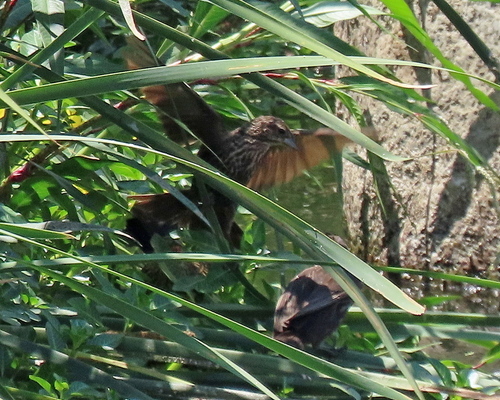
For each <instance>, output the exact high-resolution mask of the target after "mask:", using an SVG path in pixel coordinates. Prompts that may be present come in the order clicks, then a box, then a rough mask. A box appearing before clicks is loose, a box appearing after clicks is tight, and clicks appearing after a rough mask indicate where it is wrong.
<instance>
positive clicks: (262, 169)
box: [247, 128, 352, 190]
mask: <svg viewBox="0 0 500 400" xmlns="http://www.w3.org/2000/svg"><path fill="white" fill-rule="evenodd" d="M292 132H293V134H294V137H295V141H296V144H297V149H293V148H291V147H280V148H276V149H273V150H270V151H269V152H268V153H267V154H266V155H265V156H264V157H263V159H262V160H261V162H260V163H259V167H258V168H257V170H256V171H255V172H254V174H253V175H252V178H251V179H250V182H249V183H248V185H247V186H248V187H249V188H251V189H253V190H262V189H266V188H270V187H273V186H275V185H279V184H282V183H286V182H289V181H291V180H292V179H293V178H295V177H296V176H298V175H300V174H301V173H302V172H303V171H305V170H307V169H310V168H312V167H314V166H316V165H318V164H320V163H321V162H323V161H325V160H328V159H329V158H330V157H331V154H332V153H334V152H340V151H342V149H343V148H344V147H345V146H346V145H347V144H350V143H352V141H351V140H349V139H347V138H346V137H345V136H343V135H341V134H340V133H338V132H336V131H334V130H332V129H329V128H319V129H316V130H315V131H303V130H294V131H292Z"/></svg>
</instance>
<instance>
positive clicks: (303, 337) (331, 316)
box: [273, 265, 361, 349]
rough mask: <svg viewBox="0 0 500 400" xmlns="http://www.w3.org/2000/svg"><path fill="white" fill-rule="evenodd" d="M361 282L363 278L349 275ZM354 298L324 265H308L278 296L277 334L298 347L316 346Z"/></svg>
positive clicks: (275, 336) (331, 331) (337, 321)
mask: <svg viewBox="0 0 500 400" xmlns="http://www.w3.org/2000/svg"><path fill="white" fill-rule="evenodd" d="M350 277H351V278H352V279H353V280H354V281H355V282H356V283H357V284H358V285H361V283H360V281H359V280H358V279H356V278H355V277H353V276H352V275H350ZM352 304H353V301H352V300H351V298H350V297H349V296H348V295H347V293H346V292H345V291H344V290H343V289H342V288H341V287H340V285H339V284H338V283H337V282H336V281H335V280H334V279H333V278H332V276H331V275H330V274H329V273H328V272H326V271H325V270H324V269H323V268H322V267H321V266H319V265H315V266H314V267H311V268H307V269H305V270H304V271H302V272H301V273H300V274H298V275H297V276H295V277H294V278H293V279H292V280H291V281H290V283H289V284H288V286H287V287H286V289H285V292H284V293H283V294H282V295H281V297H280V298H279V299H278V302H277V305H276V310H275V313H274V335H273V337H274V338H275V339H277V340H279V341H281V342H284V343H287V344H289V345H291V346H294V347H297V348H299V349H304V348H305V347H306V345H308V344H311V345H312V346H313V347H317V346H318V345H319V344H320V343H321V342H322V341H323V340H324V339H325V338H326V337H327V336H329V335H331V334H332V333H333V332H334V331H335V330H337V329H338V327H339V326H340V324H341V322H342V320H343V319H344V317H345V315H346V314H347V311H348V310H349V307H351V305H352Z"/></svg>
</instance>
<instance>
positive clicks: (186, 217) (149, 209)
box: [125, 193, 196, 253]
mask: <svg viewBox="0 0 500 400" xmlns="http://www.w3.org/2000/svg"><path fill="white" fill-rule="evenodd" d="M185 194H187V193H185ZM130 198H132V199H134V200H138V202H137V203H136V204H135V205H134V206H133V207H132V210H131V211H132V215H133V218H131V219H129V220H127V226H126V229H125V232H126V233H128V234H129V235H130V236H132V237H133V238H134V239H135V240H137V241H138V242H139V243H140V245H141V247H142V249H143V250H144V252H146V253H151V252H153V247H152V245H151V239H152V237H153V236H154V235H155V234H158V235H160V236H166V235H168V234H169V233H170V232H172V231H173V230H174V229H176V228H177V227H179V226H188V225H190V224H191V222H192V220H193V219H196V216H195V214H194V213H193V212H192V211H191V210H189V209H188V208H187V207H186V206H185V205H184V204H182V202H180V201H179V200H178V199H177V198H175V197H174V196H173V195H172V194H170V193H162V194H153V195H139V196H130Z"/></svg>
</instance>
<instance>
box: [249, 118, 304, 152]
mask: <svg viewBox="0 0 500 400" xmlns="http://www.w3.org/2000/svg"><path fill="white" fill-rule="evenodd" d="M245 133H246V134H247V135H250V136H252V137H253V138H255V139H257V140H260V141H263V142H267V143H269V144H270V145H271V146H273V147H274V146H279V147H281V146H288V147H291V148H293V149H296V150H297V149H298V147H297V143H296V141H295V138H294V135H293V133H292V132H291V131H290V128H288V126H287V125H286V123H285V121H283V120H282V119H280V118H276V117H273V116H262V117H257V118H255V119H254V120H252V121H251V122H250V124H249V125H248V127H247V129H246V130H245Z"/></svg>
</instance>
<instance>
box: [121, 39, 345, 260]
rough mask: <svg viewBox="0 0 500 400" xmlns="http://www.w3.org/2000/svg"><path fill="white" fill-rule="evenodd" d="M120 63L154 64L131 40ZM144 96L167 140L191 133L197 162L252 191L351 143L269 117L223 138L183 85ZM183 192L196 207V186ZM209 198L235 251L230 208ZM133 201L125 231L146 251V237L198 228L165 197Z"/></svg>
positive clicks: (215, 118)
mask: <svg viewBox="0 0 500 400" xmlns="http://www.w3.org/2000/svg"><path fill="white" fill-rule="evenodd" d="M125 59H126V61H127V63H128V67H129V69H139V68H146V67H151V66H156V65H157V63H156V61H155V59H154V58H153V57H152V56H151V54H150V52H149V50H148V49H147V48H146V46H144V45H143V44H142V43H141V42H139V41H138V40H137V39H135V38H131V39H130V40H129V46H128V49H127V50H126V52H125ZM142 92H143V94H144V95H145V97H146V99H147V100H148V101H149V102H150V103H152V104H154V105H155V106H156V107H157V109H158V110H159V112H160V116H161V119H162V122H163V125H164V128H165V131H166V133H167V135H168V136H169V137H170V138H171V139H173V140H175V141H177V142H179V143H184V144H186V143H187V142H189V141H190V139H189V138H192V135H191V134H194V135H195V136H196V137H197V138H199V139H200V140H201V142H202V143H203V146H202V147H201V149H200V151H199V152H198V155H199V157H200V158H202V159H203V160H205V161H207V162H208V163H210V164H212V165H213V166H215V167H216V168H218V169H219V170H220V171H221V172H223V173H225V174H226V175H227V176H228V177H230V178H231V179H233V180H235V181H237V182H239V183H241V184H243V185H246V186H247V187H249V188H251V189H254V190H262V189H265V188H270V187H272V186H275V185H278V184H281V183H285V182H288V181H290V180H292V179H293V178H294V177H296V176H297V175H299V174H300V173H302V171H304V170H306V169H309V168H312V167H314V166H315V165H318V164H319V163H321V162H322V161H324V160H327V159H329V158H330V156H331V153H332V152H335V151H337V152H338V151H341V150H342V148H343V147H344V146H345V145H346V144H348V143H351V142H350V141H349V140H348V139H346V138H345V137H344V136H342V135H340V134H338V133H337V132H335V131H333V130H331V129H328V128H321V129H317V130H315V131H302V130H300V131H299V130H293V131H291V130H290V129H289V128H288V127H287V125H286V124H285V122H284V121H283V120H281V119H279V118H277V117H273V116H262V117H257V118H255V119H254V120H252V121H250V122H249V123H248V124H245V125H244V126H242V127H240V128H238V129H235V130H233V131H230V132H229V131H227V130H226V129H225V128H224V124H223V120H222V117H221V116H220V115H219V114H217V113H216V112H215V110H213V109H212V108H211V107H210V106H209V105H208V104H207V103H206V102H205V101H204V100H203V99H202V98H201V97H200V96H199V95H198V94H197V93H196V92H195V91H194V90H192V89H191V88H190V87H189V86H188V85H186V84H185V83H175V84H168V85H158V86H150V87H146V88H143V89H142ZM178 121H180V122H181V123H182V124H183V125H184V126H185V127H186V128H187V129H188V131H189V133H188V132H186V131H185V130H184V129H183V127H181V125H180V124H179V123H178ZM183 194H184V195H185V196H186V197H187V198H188V199H190V200H191V201H192V202H194V203H195V204H201V197H200V195H199V194H198V191H197V190H196V189H195V188H194V185H193V188H192V189H190V190H188V191H185V192H183ZM210 195H211V199H210V203H211V204H210V205H211V206H213V207H214V211H215V213H216V215H217V218H218V220H219V223H220V225H221V228H222V231H223V233H224V235H225V237H226V238H227V239H228V240H229V241H230V242H231V243H232V244H233V245H234V246H236V247H238V246H239V241H240V239H241V230H240V228H239V227H238V226H237V225H236V224H235V223H234V222H233V219H234V215H235V210H236V205H235V204H234V203H233V202H232V201H231V200H229V199H228V198H227V197H225V196H223V195H222V194H220V193H218V192H216V191H214V190H212V191H211V192H210ZM133 198H135V199H137V200H138V202H137V203H136V204H135V205H134V206H133V208H132V214H133V216H134V218H132V219H131V220H129V222H128V225H127V231H128V232H129V233H130V234H131V235H132V236H133V237H135V238H136V239H137V240H138V241H139V242H140V243H141V245H142V247H143V249H144V250H145V251H152V250H153V249H152V247H151V244H150V239H151V237H152V236H153V235H154V234H155V233H158V234H160V235H166V234H168V232H170V231H171V230H173V229H175V228H176V227H187V226H190V227H195V228H199V227H201V228H203V225H204V224H203V222H202V221H201V220H200V219H199V218H198V217H197V216H196V215H195V214H194V213H193V212H191V211H190V210H189V209H188V208H187V207H186V206H184V205H183V204H182V203H181V202H180V201H179V200H177V199H176V198H175V197H174V196H173V195H171V194H169V193H164V194H158V195H150V196H133Z"/></svg>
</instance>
